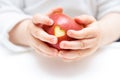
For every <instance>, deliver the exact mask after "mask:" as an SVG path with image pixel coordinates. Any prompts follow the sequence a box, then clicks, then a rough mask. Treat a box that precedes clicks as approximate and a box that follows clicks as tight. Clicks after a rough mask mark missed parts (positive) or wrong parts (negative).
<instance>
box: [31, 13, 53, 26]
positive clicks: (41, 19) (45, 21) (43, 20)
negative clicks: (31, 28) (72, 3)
mask: <svg viewBox="0 0 120 80" xmlns="http://www.w3.org/2000/svg"><path fill="white" fill-rule="evenodd" d="M32 21H33V23H34V24H42V25H52V24H53V21H52V20H51V19H50V18H49V17H48V16H45V15H41V14H35V15H34V16H33V19H32Z"/></svg>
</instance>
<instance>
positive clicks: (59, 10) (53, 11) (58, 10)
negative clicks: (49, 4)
mask: <svg viewBox="0 0 120 80" xmlns="http://www.w3.org/2000/svg"><path fill="white" fill-rule="evenodd" d="M62 12H63V9H62V8H61V7H57V8H54V9H52V10H50V11H49V12H48V13H47V14H46V15H48V16H49V15H51V14H54V13H62Z"/></svg>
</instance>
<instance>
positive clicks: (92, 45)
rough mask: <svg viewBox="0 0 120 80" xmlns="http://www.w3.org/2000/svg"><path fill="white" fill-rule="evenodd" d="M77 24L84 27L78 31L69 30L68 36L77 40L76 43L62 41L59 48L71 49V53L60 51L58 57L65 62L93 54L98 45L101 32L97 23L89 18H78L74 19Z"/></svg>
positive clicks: (84, 16)
mask: <svg viewBox="0 0 120 80" xmlns="http://www.w3.org/2000/svg"><path fill="white" fill-rule="evenodd" d="M75 21H76V22H77V23H80V24H81V23H82V24H84V25H85V26H86V27H85V28H84V29H82V30H80V31H74V30H69V31H68V32H67V34H68V36H70V37H72V38H75V39H78V40H76V41H62V42H61V43H60V47H61V48H63V49H72V50H71V51H60V52H59V56H60V57H62V58H63V59H67V60H76V59H80V58H83V57H85V56H88V55H90V54H92V53H94V52H95V51H96V50H97V49H98V47H99V44H100V42H99V41H100V39H101V35H100V34H101V33H100V32H101V30H100V28H99V26H98V23H97V21H96V20H95V19H94V18H93V17H91V16H86V15H83V16H79V17H76V18H75Z"/></svg>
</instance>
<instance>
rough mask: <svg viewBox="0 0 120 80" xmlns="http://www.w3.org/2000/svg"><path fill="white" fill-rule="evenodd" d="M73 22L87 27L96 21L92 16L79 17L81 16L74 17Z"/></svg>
mask: <svg viewBox="0 0 120 80" xmlns="http://www.w3.org/2000/svg"><path fill="white" fill-rule="evenodd" d="M75 21H76V22H77V23H79V24H84V25H88V24H91V23H93V22H95V21H96V19H95V18H94V17H93V16H89V15H81V16H78V17H75Z"/></svg>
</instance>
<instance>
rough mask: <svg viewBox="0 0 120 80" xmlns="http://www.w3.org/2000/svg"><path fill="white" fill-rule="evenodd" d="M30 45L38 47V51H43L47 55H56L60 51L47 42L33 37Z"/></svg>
mask: <svg viewBox="0 0 120 80" xmlns="http://www.w3.org/2000/svg"><path fill="white" fill-rule="evenodd" d="M30 46H32V47H34V48H35V49H37V51H38V50H39V51H41V52H43V53H44V54H46V55H51V56H56V55H57V53H58V51H57V50H56V49H54V48H51V47H49V46H48V45H47V44H45V43H44V42H42V41H40V40H38V39H36V38H34V37H31V42H30Z"/></svg>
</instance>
